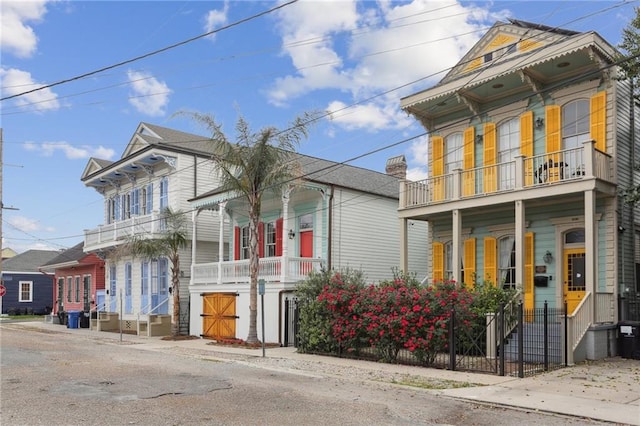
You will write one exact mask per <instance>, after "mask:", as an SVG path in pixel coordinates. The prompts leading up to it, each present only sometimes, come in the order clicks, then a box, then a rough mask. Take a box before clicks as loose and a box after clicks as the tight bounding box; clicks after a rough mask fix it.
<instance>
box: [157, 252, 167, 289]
mask: <svg viewBox="0 0 640 426" xmlns="http://www.w3.org/2000/svg"><path fill="white" fill-rule="evenodd" d="M158 286H159V289H158V290H159V293H160V294H161V295H165V294H167V292H168V289H169V261H168V260H167V259H166V258H164V257H163V258H161V259H158Z"/></svg>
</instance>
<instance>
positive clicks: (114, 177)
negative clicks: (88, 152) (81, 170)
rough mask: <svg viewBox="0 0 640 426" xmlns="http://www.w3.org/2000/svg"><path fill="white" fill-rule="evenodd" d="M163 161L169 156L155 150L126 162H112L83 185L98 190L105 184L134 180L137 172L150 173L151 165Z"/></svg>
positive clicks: (105, 185)
mask: <svg viewBox="0 0 640 426" xmlns="http://www.w3.org/2000/svg"><path fill="white" fill-rule="evenodd" d="M164 161H169V158H168V157H167V156H165V155H161V154H158V153H156V152H152V151H151V152H147V153H145V154H144V155H142V156H140V157H137V158H135V159H131V160H129V161H127V162H123V163H114V164H113V165H112V166H110V167H107V168H106V169H105V170H104V171H99V172H98V173H95V174H94V175H93V176H91V178H89V179H87V180H86V181H85V185H87V186H91V187H94V188H96V189H98V190H99V189H104V188H105V187H107V186H114V185H118V184H120V182H122V181H125V180H135V176H136V174H137V173H140V172H141V171H144V172H145V173H148V174H152V173H153V167H154V166H155V165H157V164H160V163H162V162H164Z"/></svg>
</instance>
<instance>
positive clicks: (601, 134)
mask: <svg viewBox="0 0 640 426" xmlns="http://www.w3.org/2000/svg"><path fill="white" fill-rule="evenodd" d="M590 129H591V139H593V140H594V141H596V144H595V148H596V149H597V150H599V151H602V152H607V92H598V93H596V94H595V95H593V96H592V97H591V119H590Z"/></svg>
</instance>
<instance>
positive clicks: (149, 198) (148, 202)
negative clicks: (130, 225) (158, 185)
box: [142, 183, 153, 214]
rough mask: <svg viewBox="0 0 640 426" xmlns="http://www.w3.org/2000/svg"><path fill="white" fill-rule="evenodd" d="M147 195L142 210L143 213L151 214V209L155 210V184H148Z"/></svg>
mask: <svg viewBox="0 0 640 426" xmlns="http://www.w3.org/2000/svg"><path fill="white" fill-rule="evenodd" d="M144 192H145V196H144V200H145V201H144V203H145V204H144V211H143V212H142V214H151V211H152V210H153V184H152V183H150V184H149V185H147V188H146V189H145V191H144Z"/></svg>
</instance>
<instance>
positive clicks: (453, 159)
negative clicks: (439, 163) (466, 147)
mask: <svg viewBox="0 0 640 426" xmlns="http://www.w3.org/2000/svg"><path fill="white" fill-rule="evenodd" d="M456 169H462V133H454V134H453V135H449V136H447V138H446V139H445V154H444V172H445V173H451V172H453V171H454V170H456Z"/></svg>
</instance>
